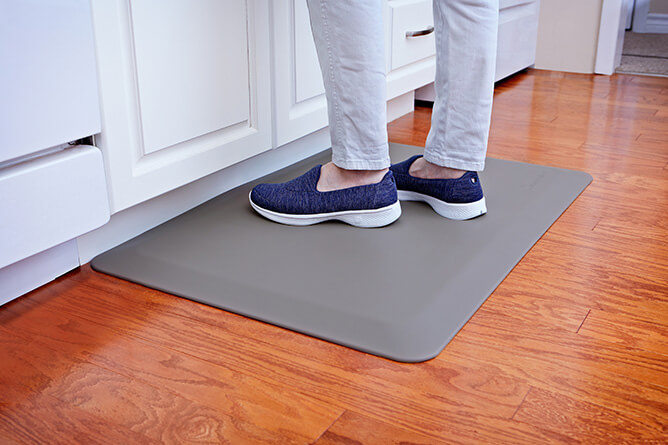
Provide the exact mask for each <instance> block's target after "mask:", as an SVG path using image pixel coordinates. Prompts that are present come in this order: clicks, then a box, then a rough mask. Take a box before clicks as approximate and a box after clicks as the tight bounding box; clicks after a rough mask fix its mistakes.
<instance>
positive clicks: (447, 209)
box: [390, 155, 487, 220]
mask: <svg viewBox="0 0 668 445" xmlns="http://www.w3.org/2000/svg"><path fill="white" fill-rule="evenodd" d="M420 157H422V155H415V156H412V157H410V158H408V159H406V160H405V161H403V162H399V163H398V164H392V166H391V167H390V171H391V172H392V173H394V177H395V179H396V181H397V190H398V196H399V199H400V200H401V201H424V202H426V203H427V204H429V205H430V206H431V207H432V208H433V209H434V210H435V211H436V213H438V214H439V215H441V216H444V217H446V218H450V219H458V220H462V219H471V218H475V217H476V216H480V215H482V214H484V213H487V206H486V205H485V197H484V196H483V193H482V187H481V186H480V179H479V178H478V173H476V172H472V171H469V172H466V173H464V175H463V176H462V177H461V178H457V179H422V178H416V177H415V176H411V175H410V173H408V169H409V168H410V166H411V164H413V162H415V160H416V159H418V158H420Z"/></svg>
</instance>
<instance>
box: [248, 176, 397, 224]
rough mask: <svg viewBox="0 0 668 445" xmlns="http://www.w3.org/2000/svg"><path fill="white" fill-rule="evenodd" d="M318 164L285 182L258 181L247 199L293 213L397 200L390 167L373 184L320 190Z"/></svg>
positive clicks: (359, 207) (373, 205) (363, 206)
mask: <svg viewBox="0 0 668 445" xmlns="http://www.w3.org/2000/svg"><path fill="white" fill-rule="evenodd" d="M321 167H322V166H321V165H318V166H316V167H313V168H312V169H311V170H309V171H308V172H306V173H305V174H303V175H302V176H299V177H297V178H295V179H293V180H291V181H288V182H283V183H280V184H259V185H257V186H255V187H254V188H253V190H252V191H251V194H250V199H251V201H252V202H253V203H254V204H255V205H257V206H259V207H261V208H263V209H266V210H270V211H272V212H278V213H282V214H294V215H311V214H321V213H332V212H341V211H347V210H369V209H380V208H383V207H387V206H390V205H392V204H394V203H396V202H397V200H398V198H397V186H396V182H395V179H394V175H393V174H392V172H391V171H388V172H387V174H385V176H384V177H383V179H382V180H381V181H380V182H379V183H376V184H370V185H360V186H357V187H350V188H346V189H341V190H334V191H329V192H320V191H318V190H317V189H316V186H317V184H318V180H319V179H320V168H321Z"/></svg>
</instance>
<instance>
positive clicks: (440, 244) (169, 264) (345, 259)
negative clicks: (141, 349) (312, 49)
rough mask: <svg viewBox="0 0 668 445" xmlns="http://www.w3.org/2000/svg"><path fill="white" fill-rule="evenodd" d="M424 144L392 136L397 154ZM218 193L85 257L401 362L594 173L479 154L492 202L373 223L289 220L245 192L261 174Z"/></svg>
mask: <svg viewBox="0 0 668 445" xmlns="http://www.w3.org/2000/svg"><path fill="white" fill-rule="evenodd" d="M419 152H421V148H418V147H410V146H405V145H396V144H392V146H391V157H392V160H393V161H394V162H397V161H401V160H403V159H405V158H407V157H409V156H410V155H413V154H415V153H419ZM329 156H330V154H329V153H328V152H325V153H323V154H321V155H317V156H315V157H312V158H309V159H307V160H305V161H302V162H300V163H298V164H295V165H293V166H290V167H287V168H285V169H283V170H281V171H279V172H276V173H274V174H271V175H269V176H267V177H265V178H262V179H261V180H258V181H255V182H253V183H250V184H245V185H243V186H241V187H238V188H236V189H234V190H231V191H229V192H226V193H224V194H222V195H220V196H218V197H216V198H214V199H212V200H210V201H208V202H206V203H204V204H202V205H200V206H199V207H196V208H195V209H193V210H191V211H189V212H187V213H184V214H183V215H181V216H178V217H176V218H174V219H172V220H171V221H168V222H166V223H164V224H162V225H161V226H158V227H156V228H155V229H153V230H150V231H148V232H146V233H144V234H142V235H140V236H138V237H136V238H134V239H132V240H130V241H128V242H126V243H125V244H122V245H120V246H118V247H116V248H114V249H112V250H110V251H108V252H106V253H103V254H102V255H99V256H98V257H96V258H95V259H94V260H93V261H92V267H93V269H95V270H97V271H101V272H104V273H107V274H111V275H115V276H117V277H120V278H124V279H127V280H130V281H134V282H137V283H140V284H143V285H146V286H149V287H152V288H155V289H159V290H162V291H165V292H169V293H172V294H175V295H179V296H182V297H185V298H189V299H191V300H195V301H199V302H202V303H206V304H208V305H211V306H216V307H219V308H222V309H225V310H229V311H232V312H236V313H239V314H242V315H246V316H249V317H252V318H255V319H258V320H263V321H266V322H269V323H273V324H276V325H279V326H283V327H286V328H289V329H293V330H295V331H299V332H303V333H306V334H309V335H313V336H315V337H320V338H322V339H325V340H329V341H332V342H335V343H339V344H342V345H345V346H349V347H351V348H355V349H359V350H361V351H366V352H370V353H372V354H376V355H380V356H383V357H387V358H390V359H394V360H398V361H403V362H418V361H423V360H427V359H429V358H432V357H434V356H436V355H437V354H438V353H439V352H440V351H441V350H442V349H443V348H444V347H445V345H446V344H447V343H448V342H449V341H450V340H451V339H452V338H453V337H454V336H455V334H456V333H457V332H458V331H459V329H460V328H461V327H462V326H463V325H464V323H466V321H467V320H468V319H469V318H470V317H471V316H472V315H473V313H474V312H475V311H476V310H477V309H478V307H480V305H481V304H482V303H483V302H484V301H485V299H487V297H488V296H489V295H490V294H491V293H492V291H493V290H494V289H495V288H496V286H498V285H499V283H500V282H501V281H502V280H503V279H504V278H505V276H506V275H507V274H508V273H509V272H510V271H511V269H512V268H513V267H514V266H515V264H517V262H518V261H519V260H520V259H521V258H522V257H523V256H524V254H525V253H526V252H527V251H528V250H529V249H530V248H531V246H532V245H533V244H534V243H535V242H536V241H537V240H538V239H539V238H540V237H541V236H542V235H543V233H545V231H546V230H547V229H548V228H549V227H550V225H552V223H554V221H555V220H556V219H557V218H558V217H559V215H561V213H562V212H563V211H564V210H566V208H567V207H568V206H569V205H570V204H571V202H572V201H573V200H574V199H575V198H576V197H577V196H578V195H579V194H580V193H581V192H582V190H584V188H585V187H586V186H587V185H588V184H589V183H590V182H591V176H590V175H588V174H586V173H582V172H577V171H572V170H564V169H559V168H551V167H543V166H538V165H532V164H524V163H520V162H511V161H504V160H499V159H492V158H488V160H487V166H486V169H485V171H484V172H482V173H481V175H480V178H481V182H482V185H483V188H484V190H485V195H486V198H487V207H488V213H487V214H486V215H483V216H481V217H479V218H476V219H473V220H469V221H451V220H447V219H444V218H442V217H440V216H438V215H437V214H436V213H435V212H433V211H432V210H431V208H430V207H429V206H427V205H426V204H424V203H414V202H403V203H402V204H401V206H402V210H403V213H402V216H401V218H399V220H398V221H396V222H395V223H394V224H392V225H390V226H387V227H384V228H380V229H360V228H355V227H351V226H348V225H346V224H343V223H339V222H326V223H322V224H318V225H314V226H308V227H292V226H285V225H280V224H276V223H273V222H270V221H268V220H266V219H264V218H262V217H261V216H259V215H257V214H256V213H255V212H254V211H253V210H252V209H251V207H250V205H249V204H248V192H249V190H250V189H251V187H252V186H253V185H255V184H257V183H259V182H282V181H286V180H288V179H291V178H293V177H295V176H297V175H299V174H302V173H303V172H305V171H307V170H308V169H309V168H311V167H312V166H313V165H315V164H317V163H323V162H326V161H327V160H328V159H329Z"/></svg>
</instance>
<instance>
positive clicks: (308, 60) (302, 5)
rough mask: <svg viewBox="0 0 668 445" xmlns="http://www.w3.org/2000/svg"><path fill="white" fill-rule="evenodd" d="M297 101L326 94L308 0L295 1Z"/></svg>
mask: <svg viewBox="0 0 668 445" xmlns="http://www.w3.org/2000/svg"><path fill="white" fill-rule="evenodd" d="M294 8H295V9H294V33H295V64H294V65H295V67H294V68H295V96H296V102H302V101H305V100H306V99H310V98H312V97H317V96H320V95H321V94H325V85H324V84H323V82H322V72H321V70H320V64H319V62H318V53H317V51H316V49H315V42H314V41H313V33H312V32H311V19H310V18H309V14H308V7H307V6H306V0H299V1H296V2H295V3H294Z"/></svg>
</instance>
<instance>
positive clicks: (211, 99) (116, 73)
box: [92, 0, 272, 213]
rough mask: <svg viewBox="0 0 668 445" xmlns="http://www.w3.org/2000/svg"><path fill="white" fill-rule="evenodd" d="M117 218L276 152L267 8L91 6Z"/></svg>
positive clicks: (138, 0)
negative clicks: (149, 201)
mask: <svg viewBox="0 0 668 445" xmlns="http://www.w3.org/2000/svg"><path fill="white" fill-rule="evenodd" d="M92 7H93V8H92V9H93V23H94V30H95V40H96V52H97V62H98V70H99V87H100V95H101V101H102V132H101V133H100V135H98V137H97V138H96V144H97V146H99V147H100V149H101V150H102V152H103V155H104V162H105V168H106V171H107V178H108V181H109V194H110V200H111V206H112V212H113V213H115V212H118V211H120V210H123V209H126V208H128V207H131V206H133V205H135V204H138V203H141V202H144V201H146V200H148V199H150V198H153V197H156V196H158V195H160V194H163V193H165V192H167V191H170V190H173V189H176V188H178V187H180V186H183V185H185V184H187V183H189V182H192V181H194V180H197V179H199V178H202V177H204V176H206V175H208V174H211V173H213V172H216V171H218V170H221V169H222V168H224V167H227V166H230V165H232V164H235V163H237V162H239V161H241V160H243V159H246V158H250V157H252V156H254V155H257V154H259V153H261V152H263V151H266V150H268V149H270V148H271V146H272V140H271V125H272V123H271V89H270V84H271V69H270V68H271V67H270V54H269V46H270V45H269V41H270V35H269V33H270V31H269V29H270V28H269V5H268V2H267V1H266V0H225V1H219V0H198V1H197V2H192V1H190V0H169V1H163V2H156V1H152V0H132V1H130V0H92Z"/></svg>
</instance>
